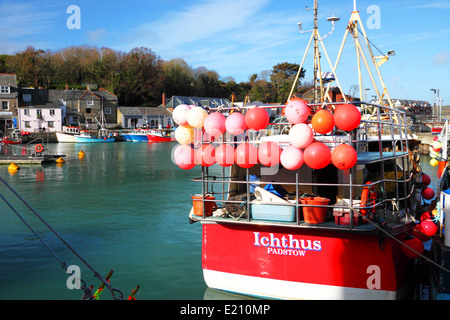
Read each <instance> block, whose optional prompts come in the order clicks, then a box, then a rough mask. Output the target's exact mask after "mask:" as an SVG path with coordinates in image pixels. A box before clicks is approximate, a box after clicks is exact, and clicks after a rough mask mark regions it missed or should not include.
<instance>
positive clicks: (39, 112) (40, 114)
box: [36, 109, 42, 119]
mask: <svg viewBox="0 0 450 320" xmlns="http://www.w3.org/2000/svg"><path fill="white" fill-rule="evenodd" d="M36 115H37V118H38V119H42V110H41V109H38V110H36Z"/></svg>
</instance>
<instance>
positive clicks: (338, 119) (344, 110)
mask: <svg viewBox="0 0 450 320" xmlns="http://www.w3.org/2000/svg"><path fill="white" fill-rule="evenodd" d="M360 123H361V112H359V110H358V108H356V107H355V106H354V105H353V104H343V105H341V106H338V107H337V108H336V110H335V111H334V124H335V125H336V127H338V128H339V129H341V130H343V131H351V130H353V129H356V128H357V127H358V126H359V124H360Z"/></svg>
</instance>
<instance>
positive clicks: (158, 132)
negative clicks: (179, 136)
mask: <svg viewBox="0 0 450 320" xmlns="http://www.w3.org/2000/svg"><path fill="white" fill-rule="evenodd" d="M147 139H148V142H149V143H153V142H171V141H175V138H174V137H172V130H170V129H165V130H164V129H153V130H150V131H149V133H147Z"/></svg>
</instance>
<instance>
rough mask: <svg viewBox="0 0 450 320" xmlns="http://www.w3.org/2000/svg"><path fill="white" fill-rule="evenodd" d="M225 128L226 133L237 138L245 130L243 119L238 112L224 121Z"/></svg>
mask: <svg viewBox="0 0 450 320" xmlns="http://www.w3.org/2000/svg"><path fill="white" fill-rule="evenodd" d="M225 128H226V130H227V132H228V133H230V134H232V135H235V136H238V135H240V134H242V133H244V131H245V130H246V129H247V126H246V124H245V118H244V116H243V114H242V113H240V112H233V113H232V114H230V115H229V116H228V117H227V120H226V121H225Z"/></svg>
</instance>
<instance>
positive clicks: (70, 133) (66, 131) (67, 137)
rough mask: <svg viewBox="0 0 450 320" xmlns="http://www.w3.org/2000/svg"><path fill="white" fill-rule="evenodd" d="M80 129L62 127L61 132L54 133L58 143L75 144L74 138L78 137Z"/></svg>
mask: <svg viewBox="0 0 450 320" xmlns="http://www.w3.org/2000/svg"><path fill="white" fill-rule="evenodd" d="M80 129H81V128H80V127H66V126H64V127H63V131H57V132H56V138H57V139H58V142H72V143H74V142H75V136H79V135H80Z"/></svg>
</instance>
